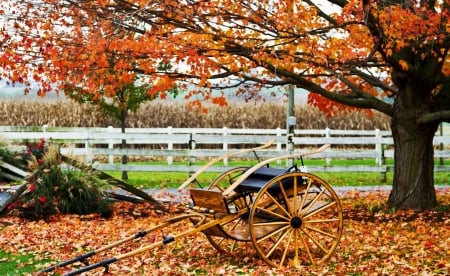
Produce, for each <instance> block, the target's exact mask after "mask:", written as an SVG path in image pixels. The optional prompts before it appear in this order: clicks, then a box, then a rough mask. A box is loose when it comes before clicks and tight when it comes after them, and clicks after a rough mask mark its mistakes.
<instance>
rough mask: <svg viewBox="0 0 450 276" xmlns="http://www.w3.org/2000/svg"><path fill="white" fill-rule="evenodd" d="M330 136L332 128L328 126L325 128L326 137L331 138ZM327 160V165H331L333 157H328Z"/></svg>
mask: <svg viewBox="0 0 450 276" xmlns="http://www.w3.org/2000/svg"><path fill="white" fill-rule="evenodd" d="M330 137H331V129H329V128H326V129H325V138H330ZM325 160H326V164H327V166H331V158H329V157H327V158H326V159H325Z"/></svg>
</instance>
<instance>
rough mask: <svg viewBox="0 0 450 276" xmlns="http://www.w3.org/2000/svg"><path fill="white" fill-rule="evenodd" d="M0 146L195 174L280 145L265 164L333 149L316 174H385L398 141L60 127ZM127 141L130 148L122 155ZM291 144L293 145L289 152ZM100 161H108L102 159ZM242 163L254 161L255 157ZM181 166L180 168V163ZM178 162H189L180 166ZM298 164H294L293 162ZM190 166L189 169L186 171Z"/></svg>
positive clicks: (325, 133) (9, 136)
mask: <svg viewBox="0 0 450 276" xmlns="http://www.w3.org/2000/svg"><path fill="white" fill-rule="evenodd" d="M0 132H1V134H0V140H3V139H5V140H10V141H12V142H14V143H16V144H19V143H24V142H32V141H38V140H40V139H42V138H43V139H46V140H47V141H51V143H56V144H59V146H60V152H61V153H62V154H66V155H72V156H79V157H80V156H81V157H83V158H84V161H85V162H86V163H92V162H94V161H96V162H95V166H96V168H98V169H100V170H112V171H155V172H162V171H181V172H192V171H195V170H196V169H197V168H198V167H199V165H198V164H196V160H199V159H205V158H206V159H207V158H211V157H217V156H222V155H224V154H225V153H227V152H229V151H232V150H236V149H239V148H242V147H251V146H254V145H259V144H264V143H266V142H267V141H269V140H273V139H274V140H275V142H274V146H273V147H272V148H270V149H267V150H262V151H258V156H259V157H261V158H269V157H274V156H281V155H286V154H288V153H290V150H289V149H292V148H293V150H294V151H299V152H301V151H308V150H309V149H311V148H312V147H315V146H318V145H322V144H326V143H328V144H331V148H330V149H328V150H326V151H325V152H322V153H319V154H317V155H313V156H308V159H311V158H314V159H325V160H326V165H324V166H308V171H311V172H342V171H352V172H364V171H366V172H380V173H386V172H387V171H389V170H390V169H391V167H390V166H387V165H386V164H385V162H384V160H385V159H386V158H393V154H394V152H393V139H392V137H391V133H390V131H380V130H362V131H361V130H332V129H315V130H295V132H294V136H293V137H292V139H291V140H290V139H288V136H287V133H286V130H285V129H228V128H171V127H168V128H129V129H126V130H125V133H121V130H120V129H117V128H112V127H109V128H56V127H47V126H42V127H8V126H3V127H0ZM122 140H126V144H127V148H126V149H121V148H120V144H121V143H122ZM289 143H292V144H293V147H291V146H292V144H291V146H289ZM434 144H435V146H436V151H435V158H440V159H443V158H449V157H450V150H446V147H445V146H446V145H449V144H450V136H439V135H437V136H435V139H434ZM122 155H127V156H130V157H137V156H140V157H144V158H158V159H160V160H161V159H163V160H164V159H165V160H167V164H166V165H154V164H149V165H144V164H126V165H123V164H120V162H119V163H118V160H119V158H117V157H120V156H122ZM99 157H107V158H106V159H107V161H101V162H99V161H98V160H105V158H103V159H101V158H99ZM241 157H244V158H251V157H254V154H253V153H249V154H245V155H243V156H241ZM333 159H373V160H374V163H373V165H366V166H361V165H359V166H356V165H349V166H336V165H333V162H332V160H333ZM174 160H176V161H177V162H175V161H174ZM178 161H184V163H183V162H178ZM228 161H229V160H227V159H225V160H223V162H222V163H220V164H217V166H213V167H211V168H210V169H209V171H216V172H222V171H224V170H226V169H228V168H229V167H228ZM291 161H292V160H291ZM186 163H187V165H186ZM289 164H290V160H286V162H281V161H279V162H278V163H277V165H278V166H288V165H289ZM436 170H437V171H450V168H448V167H446V166H436Z"/></svg>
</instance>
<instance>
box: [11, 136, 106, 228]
mask: <svg viewBox="0 0 450 276" xmlns="http://www.w3.org/2000/svg"><path fill="white" fill-rule="evenodd" d="M43 144H45V142H44V143H43V142H42V140H41V142H40V144H39V145H28V148H27V150H26V154H30V153H31V154H30V156H29V159H28V162H29V169H30V170H32V171H33V174H32V176H31V177H29V178H28V179H26V184H27V185H28V188H27V190H26V191H25V192H24V193H23V194H22V196H21V197H20V198H19V199H18V200H17V201H15V202H14V203H12V204H11V205H10V206H9V209H10V210H11V209H16V210H18V211H19V215H21V216H23V217H25V218H28V219H32V220H38V219H47V218H48V217H49V216H51V215H53V214H56V213H57V212H62V213H72V214H90V213H100V214H101V215H103V216H109V215H110V214H111V209H110V206H109V202H108V199H107V197H106V196H105V194H104V193H103V192H102V190H101V189H100V187H99V185H100V184H101V183H100V181H99V180H97V179H95V178H94V177H93V176H92V175H90V174H89V172H87V173H86V172H82V171H76V170H75V169H67V170H63V169H62V167H61V159H60V156H59V154H58V151H57V148H56V147H55V146H50V147H48V148H47V147H43V146H42V145H43ZM30 148H32V149H30ZM33 149H39V150H38V151H34V150H33ZM44 149H45V150H44ZM41 150H42V151H44V152H43V153H42V155H40V153H41ZM36 153H37V155H38V156H39V157H42V159H38V158H36V156H35V155H34V154H36Z"/></svg>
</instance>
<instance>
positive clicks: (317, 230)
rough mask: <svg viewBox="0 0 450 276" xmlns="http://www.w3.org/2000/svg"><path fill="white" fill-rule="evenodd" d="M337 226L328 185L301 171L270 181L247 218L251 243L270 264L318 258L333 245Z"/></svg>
mask: <svg viewBox="0 0 450 276" xmlns="http://www.w3.org/2000/svg"><path fill="white" fill-rule="evenodd" d="M342 225H343V219H342V207H341V204H340V201H339V198H338V197H337V195H336V193H335V192H334V190H333V189H332V188H331V186H330V185H329V184H328V183H327V182H325V181H324V180H322V179H320V178H319V177H317V176H315V175H312V174H308V173H302V172H290V173H286V174H282V175H280V176H277V177H275V178H273V179H272V180H270V181H269V182H268V183H267V184H266V185H265V186H264V187H263V188H262V189H261V190H260V192H259V193H258V195H257V196H256V198H255V202H254V204H253V206H252V208H251V211H250V218H249V227H250V234H251V238H252V243H253V246H254V247H255V249H256V251H257V252H258V254H259V256H261V257H262V259H263V260H264V261H265V262H266V263H268V264H270V265H272V266H274V267H300V266H302V265H310V264H320V263H322V262H324V261H325V260H327V259H328V258H329V257H330V256H331V255H332V254H333V252H334V251H335V250H336V247H337V246H338V243H339V240H340V238H341V235H342Z"/></svg>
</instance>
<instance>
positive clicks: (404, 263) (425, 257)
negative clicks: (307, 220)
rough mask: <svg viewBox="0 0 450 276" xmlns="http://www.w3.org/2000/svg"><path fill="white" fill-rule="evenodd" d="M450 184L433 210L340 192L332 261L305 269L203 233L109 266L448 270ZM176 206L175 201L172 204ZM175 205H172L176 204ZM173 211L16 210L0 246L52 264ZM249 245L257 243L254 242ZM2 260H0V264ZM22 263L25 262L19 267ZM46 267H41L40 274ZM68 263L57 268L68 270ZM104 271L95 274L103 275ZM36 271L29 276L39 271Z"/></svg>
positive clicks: (211, 271) (123, 269)
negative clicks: (233, 248)
mask: <svg viewBox="0 0 450 276" xmlns="http://www.w3.org/2000/svg"><path fill="white" fill-rule="evenodd" d="M449 192H450V191H449V189H448V188H447V189H443V190H442V189H441V190H438V192H437V193H438V198H439V200H440V202H441V204H442V206H441V207H439V208H438V209H436V210H433V211H429V212H425V213H415V212H412V211H398V212H396V213H392V212H391V211H390V210H388V209H385V207H384V205H383V202H384V201H385V198H386V197H387V196H388V193H387V192H385V191H371V192H361V191H357V190H354V191H349V192H346V193H344V194H341V195H340V197H341V201H342V204H343V210H344V233H343V237H342V239H341V242H340V245H339V246H338V248H337V250H336V252H335V253H334V254H333V255H332V256H331V258H330V260H329V261H327V262H326V263H324V264H321V265H317V266H304V267H302V268H301V271H300V272H298V271H292V270H289V269H275V268H272V267H269V266H267V265H266V264H265V263H264V262H263V261H262V260H260V259H258V258H257V257H256V255H254V252H253V253H252V252H250V253H245V254H244V252H242V254H239V253H238V255H237V256H226V255H223V254H218V253H217V251H215V249H213V248H212V247H211V246H210V244H209V243H208V241H207V240H206V238H205V237H204V235H203V234H201V233H199V234H194V235H191V236H188V237H187V238H185V239H183V240H180V241H178V242H175V243H171V244H169V245H167V246H166V247H163V248H160V249H156V250H153V251H147V252H144V253H142V254H139V255H136V256H133V257H130V258H126V259H122V260H120V261H118V262H115V263H114V264H111V265H110V273H111V275H136V274H139V273H140V275H168V274H170V275H195V274H208V275H236V274H244V275H256V274H260V273H266V274H269V275H283V274H285V275H289V274H293V273H301V274H321V275H323V274H330V275H338V274H349V273H353V274H386V275H387V274H389V275H393V274H395V275H398V274H402V275H412V274H421V275H445V274H447V273H448V271H449V270H450V265H449V264H448V255H449V254H450V252H449V248H450V246H449V243H450V236H449V234H448V233H449V231H450V217H449V213H448V206H449V205H450V194H449ZM174 207H176V206H174ZM174 210H175V209H174ZM175 215H176V214H174V213H170V214H157V213H155V212H153V211H152V210H151V207H150V206H148V205H147V204H130V203H123V202H120V203H116V204H115V211H114V216H113V217H112V218H111V219H104V218H100V217H98V216H95V215H87V216H75V215H58V216H55V217H53V218H52V219H51V220H50V221H48V222H45V221H35V222H32V221H24V220H22V219H19V218H17V217H15V216H13V215H9V216H6V217H2V218H0V225H2V227H1V230H0V250H4V251H7V252H10V253H13V254H25V253H31V254H33V255H34V256H35V258H36V259H38V260H39V259H42V260H44V259H51V260H53V261H54V263H56V262H58V261H63V260H68V259H71V258H73V257H76V256H78V255H80V254H83V253H87V252H88V251H89V250H92V249H95V248H100V247H102V246H104V245H105V244H109V243H112V242H113V241H116V240H120V239H123V238H125V237H127V236H129V235H134V234H136V233H137V232H139V231H140V230H145V229H149V228H151V227H153V226H154V225H156V224H158V223H159V222H161V220H162V219H164V218H167V217H173V216H175ZM190 227H192V225H191V224H190V223H179V224H177V225H173V227H168V228H167V229H164V230H163V231H161V232H157V233H155V234H152V235H148V236H146V237H143V238H142V239H140V240H137V241H132V242H129V243H127V244H124V245H122V246H120V247H117V248H114V249H112V250H110V251H107V252H103V253H99V254H98V255H96V256H94V257H92V258H91V259H90V263H93V262H97V261H100V260H104V259H106V258H109V257H113V256H117V255H119V254H123V253H125V252H129V251H130V250H132V249H135V248H138V247H140V246H143V245H148V244H150V243H152V242H154V241H160V240H161V239H162V237H163V235H167V234H170V233H177V232H179V231H183V230H186V229H188V228H190ZM249 247H250V248H251V247H252V246H251V245H249ZM0 265H1V263H0ZM18 265H20V264H18ZM46 266H48V265H38V266H36V267H35V268H34V270H35V271H38V270H41V269H43V267H46ZM69 269H70V267H69V268H66V269H60V270H58V272H60V273H63V272H67V271H68V270H69ZM102 270H103V269H102V268H99V269H96V270H94V271H93V272H95V273H97V274H101V273H102V272H101V271H102ZM38 274H39V273H33V274H32V275H38Z"/></svg>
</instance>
